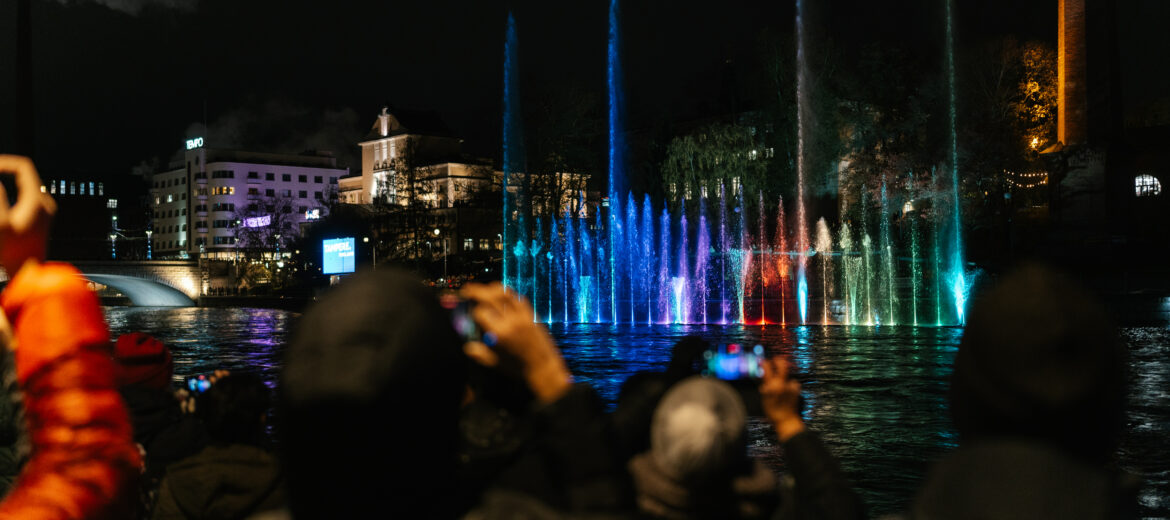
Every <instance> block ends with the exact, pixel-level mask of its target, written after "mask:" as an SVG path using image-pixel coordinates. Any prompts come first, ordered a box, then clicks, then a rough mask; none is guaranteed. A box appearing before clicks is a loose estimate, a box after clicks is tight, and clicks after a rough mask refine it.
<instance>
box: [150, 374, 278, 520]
mask: <svg viewBox="0 0 1170 520" xmlns="http://www.w3.org/2000/svg"><path fill="white" fill-rule="evenodd" d="M270 404H271V399H270V397H269V390H268V387H267V386H265V385H264V382H263V381H261V380H260V378H259V377H257V376H254V375H250V374H230V375H228V376H226V377H223V378H221V379H219V380H218V381H216V383H215V384H214V385H212V386H211V388H210V389H208V390H207V392H206V393H205V394H204V395H203V396H202V398H201V399H200V401H199V413H200V415H201V416H202V417H203V422H204V424H205V426H206V428H207V435H208V439H209V441H210V444H209V445H208V446H207V447H206V448H204V449H203V451H200V452H199V453H198V454H196V455H194V456H192V457H188V458H186V459H184V460H182V461H179V462H177V463H175V464H172V465H171V466H170V467H168V468H167V473H166V475H165V476H164V477H163V479H162V483H161V484H160V485H159V492H158V502H157V504H155V507H154V511H153V515H152V518H155V519H188V520H194V519H208V520H210V519H230V518H247V517H249V516H252V515H256V514H260V513H264V512H266V511H273V510H277V509H280V508H283V507H284V506H285V493H284V477H283V475H282V473H281V471H280V468H279V465H278V464H277V461H276V457H275V456H273V455H272V454H271V453H269V452H268V451H267V450H265V449H264V448H262V446H263V444H264V443H265V431H264V425H265V424H266V422H267V421H266V416H267V413H268V408H269V406H270Z"/></svg>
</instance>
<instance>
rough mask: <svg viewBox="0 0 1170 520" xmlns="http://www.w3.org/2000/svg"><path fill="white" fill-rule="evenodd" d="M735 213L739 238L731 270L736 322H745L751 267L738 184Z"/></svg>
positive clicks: (741, 196) (741, 193) (749, 249)
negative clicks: (733, 278) (735, 299)
mask: <svg viewBox="0 0 1170 520" xmlns="http://www.w3.org/2000/svg"><path fill="white" fill-rule="evenodd" d="M735 202H736V204H737V206H736V208H735V214H736V215H737V216H738V217H739V218H737V219H736V221H737V224H738V226H737V227H738V228H739V229H737V230H736V236H737V237H738V239H739V243H738V247H736V248H735V254H734V256H733V258H734V259H735V263H734V264H733V265H734V266H735V269H734V270H733V271H732V273H733V275H732V276H735V295H736V298H737V300H738V302H737V303H738V305H739V318H738V319H737V320H736V323H740V324H742V323H747V316H746V315H745V314H744V298H746V292H747V291H746V288H745V286H746V285H747V276H748V270H749V269H751V259H752V256H751V245H750V242H749V241H748V228H747V208H745V207H744V205H743V188H740V187H739V186H738V185H737V186H735Z"/></svg>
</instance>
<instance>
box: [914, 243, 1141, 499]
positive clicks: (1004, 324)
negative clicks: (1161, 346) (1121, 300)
mask: <svg viewBox="0 0 1170 520" xmlns="http://www.w3.org/2000/svg"><path fill="white" fill-rule="evenodd" d="M1125 367H1126V363H1125V352H1124V350H1123V346H1122V343H1121V342H1120V339H1119V338H1118V336H1117V333H1116V331H1115V329H1114V327H1113V325H1112V322H1111V320H1110V319H1109V317H1108V315H1107V314H1106V312H1105V310H1104V309H1103V308H1102V307H1101V306H1100V304H1098V303H1096V302H1095V301H1094V300H1093V299H1092V298H1090V297H1089V295H1088V294H1087V293H1086V292H1085V291H1083V290H1082V289H1080V288H1079V286H1078V284H1076V283H1075V282H1074V281H1073V280H1070V279H1068V278H1065V277H1063V276H1060V275H1057V274H1055V273H1053V272H1051V271H1049V270H1048V269H1046V268H1044V267H1041V266H1037V265H1029V266H1025V267H1023V268H1021V269H1018V270H1016V271H1014V272H1013V273H1012V274H1010V275H1008V276H1007V277H1006V278H1004V279H1003V280H1002V281H1001V282H1000V283H999V285H998V286H997V287H995V288H993V289H991V290H990V291H989V292H988V293H986V294H985V295H984V296H983V297H982V298H980V299H978V300H977V301H976V302H975V304H974V306H973V307H972V310H971V314H970V318H969V320H968V322H967V330H966V331H965V332H964V334H963V340H962V343H960V345H959V353H958V356H957V357H956V358H955V371H954V374H953V376H952V379H951V413H952V414H953V416H954V420H955V426H956V428H957V429H958V431H959V436H960V437H959V441H960V447H959V448H958V449H957V450H955V451H954V452H953V453H951V454H950V455H948V456H947V457H946V458H944V459H943V460H942V461H940V462H939V463H938V464H937V465H936V466H935V468H934V469H933V470H932V471H931V473H930V476H929V478H928V480H927V481H926V484H925V485H924V487H923V489H922V490H921V492H920V494H919V496H918V498H917V500H916V501H915V503H914V506H913V511H912V515H913V517H915V518H958V519H964V518H972V519H973V518H1021V519H1023V518H1125V517H1132V516H1133V515H1134V507H1135V504H1136V501H1135V496H1136V495H1135V494H1134V491H1135V489H1134V487H1135V486H1133V485H1132V482H1130V483H1129V484H1127V483H1126V482H1127V481H1129V480H1130V479H1126V478H1122V477H1120V476H1119V475H1117V474H1115V473H1113V472H1112V471H1111V470H1110V459H1111V457H1112V455H1113V453H1114V450H1115V448H1116V446H1117V438H1118V434H1119V433H1120V429H1121V420H1122V407H1123V400H1124V397H1125Z"/></svg>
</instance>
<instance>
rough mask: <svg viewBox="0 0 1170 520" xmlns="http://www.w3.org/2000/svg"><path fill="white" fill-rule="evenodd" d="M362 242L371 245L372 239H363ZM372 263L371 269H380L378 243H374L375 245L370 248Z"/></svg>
mask: <svg viewBox="0 0 1170 520" xmlns="http://www.w3.org/2000/svg"><path fill="white" fill-rule="evenodd" d="M362 242H363V243H366V244H369V243H370V237H362ZM370 262H372V263H371V265H370V268H371V269H376V268H377V267H378V243H377V242H374V245H372V246H370Z"/></svg>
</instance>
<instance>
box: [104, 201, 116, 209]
mask: <svg viewBox="0 0 1170 520" xmlns="http://www.w3.org/2000/svg"><path fill="white" fill-rule="evenodd" d="M106 207H107V208H110V209H118V199H109V200H107V201H106Z"/></svg>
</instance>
